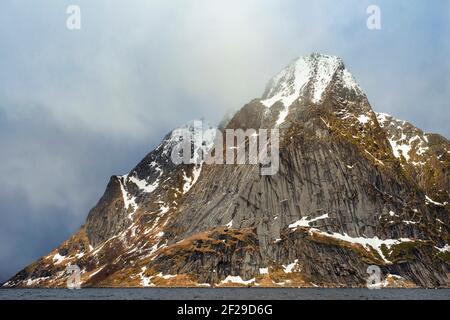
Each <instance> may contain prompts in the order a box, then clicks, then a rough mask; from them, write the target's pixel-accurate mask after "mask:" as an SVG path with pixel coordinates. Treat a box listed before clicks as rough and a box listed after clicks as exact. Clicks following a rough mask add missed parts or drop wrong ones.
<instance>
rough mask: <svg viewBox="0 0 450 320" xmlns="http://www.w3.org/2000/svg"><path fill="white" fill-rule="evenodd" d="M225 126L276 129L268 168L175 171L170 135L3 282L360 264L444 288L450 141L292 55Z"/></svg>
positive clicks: (359, 276)
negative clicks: (76, 224)
mask: <svg viewBox="0 0 450 320" xmlns="http://www.w3.org/2000/svg"><path fill="white" fill-rule="evenodd" d="M223 127H224V128H225V129H227V128H228V129H249V128H253V129H258V128H279V129H280V132H281V141H280V170H279V172H278V173H277V174H276V175H274V176H261V175H260V171H259V170H260V168H259V166H255V165H250V164H245V165H207V164H204V163H201V162H200V163H197V162H196V163H191V164H178V165H175V164H174V163H172V162H171V161H170V153H171V151H172V148H173V146H174V144H173V143H172V142H174V141H173V140H172V138H173V132H174V131H172V132H171V133H169V134H168V135H166V137H165V138H164V139H163V141H162V143H161V144H160V145H159V146H158V147H157V148H155V150H153V151H152V152H150V153H149V154H148V155H147V156H146V157H145V158H144V159H143V160H142V161H141V162H140V163H139V164H138V165H137V166H136V167H135V168H133V169H132V170H131V171H130V173H128V174H127V175H125V176H113V177H111V180H110V182H109V184H108V186H107V189H106V191H105V194H104V195H103V197H102V198H101V199H100V201H99V203H98V204H97V205H96V206H95V207H94V208H93V209H92V210H91V212H90V213H89V215H88V218H87V220H86V224H85V225H84V226H83V227H81V229H80V230H79V231H78V232H77V233H76V234H75V235H74V236H73V237H72V238H71V239H69V240H68V241H66V242H64V243H63V244H62V245H61V246H60V247H58V248H57V249H55V250H53V251H52V252H51V253H50V254H49V255H47V256H44V257H42V258H41V259H39V260H38V261H36V262H35V263H33V264H32V265H30V266H28V267H27V268H25V269H24V270H22V271H21V272H19V273H18V274H17V275H15V276H14V277H13V278H12V279H11V280H9V281H8V282H6V284H5V285H6V286H19V287H29V286H31V287H33V286H49V287H61V286H65V282H66V280H67V277H68V275H67V274H66V272H65V267H66V266H67V265H69V264H77V265H78V266H79V267H80V269H81V270H82V274H81V279H82V286H235V285H244V286H249V285H254V286H304V287H312V286H320V287H343V286H348V287H361V286H365V285H366V279H367V276H368V275H367V267H368V266H369V265H378V266H379V267H380V268H381V270H382V273H383V277H384V279H385V280H384V284H383V285H386V286H406V287H411V286H423V287H442V286H444V287H445V286H448V285H449V273H450V271H449V270H450V267H449V255H450V253H449V251H448V244H449V243H450V236H449V205H448V199H449V194H448V186H449V185H450V183H449V174H448V173H449V172H450V166H449V153H450V151H449V142H448V140H447V139H445V138H443V137H440V136H438V135H432V134H424V133H423V132H421V130H420V129H418V128H415V127H413V126H412V125H410V124H408V125H407V123H406V122H405V123H403V122H401V121H400V120H396V119H395V118H393V117H390V116H387V115H385V114H380V113H375V112H374V111H373V110H372V108H371V106H370V104H369V101H368V99H367V97H366V95H365V94H364V92H363V91H362V89H361V88H360V87H359V85H358V84H357V83H356V82H355V80H354V78H353V76H352V75H351V73H350V72H349V71H348V70H347V69H346V68H345V65H344V63H343V61H342V59H340V58H337V57H333V56H328V55H320V54H312V55H309V56H306V57H301V58H298V59H296V60H294V62H293V63H291V64H289V65H288V66H287V67H286V68H284V69H283V70H282V71H281V72H280V73H278V74H277V75H276V76H275V77H274V78H272V79H271V80H270V81H269V84H268V86H267V87H266V90H265V92H264V94H263V96H262V97H261V98H260V99H254V100H252V101H251V102H250V103H248V104H247V105H245V106H244V107H243V108H242V109H240V110H239V111H238V112H237V113H235V114H234V116H233V117H231V119H230V120H229V121H228V122H227V124H226V125H225V124H223ZM186 128H187V129H188V130H190V128H191V127H190V126H189V125H188V126H187V127H185V128H184V129H186ZM415 136H417V137H418V138H414V137H415ZM424 137H425V138H424ZM210 138H211V137H210ZM413 138H414V139H413ZM207 140H208V139H207ZM202 142H204V144H203V143H202V146H205V148H206V149H209V148H211V143H210V142H211V139H209V140H208V141H202ZM407 142H408V143H409V144H407ZM405 152H406V154H405Z"/></svg>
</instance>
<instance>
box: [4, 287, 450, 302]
mask: <svg viewBox="0 0 450 320" xmlns="http://www.w3.org/2000/svg"><path fill="white" fill-rule="evenodd" d="M23 299H26V300H53V299H57V300H110V299H114V300H115V299H118V300H349V299H350V300H353V299H357V300H431V299H433V300H450V289H379V290H376V289H373V290H369V289H317V288H311V289H310V288H308V289H297V288H213V289H211V288H142V289H139V288H133V289H109V288H101V289H100V288H86V289H79V290H69V289H0V300H23Z"/></svg>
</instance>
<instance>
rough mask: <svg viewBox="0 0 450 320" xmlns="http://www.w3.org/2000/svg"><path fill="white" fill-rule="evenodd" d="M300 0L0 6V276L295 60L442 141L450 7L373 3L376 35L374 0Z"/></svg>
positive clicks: (448, 88)
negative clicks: (190, 125) (169, 141)
mask: <svg viewBox="0 0 450 320" xmlns="http://www.w3.org/2000/svg"><path fill="white" fill-rule="evenodd" d="M310 2H311V3H307V2H306V1H298V0H281V1H263V0H249V1H237V0H227V1H221V0H219V1H209V0H192V1H182V0H180V1H174V0H172V1H170V0H169V1H168V0H164V1H157V0H152V1H146V0H134V1H107V0H96V1H88V0H71V1H51V0H36V1H26V0H17V1H12V0H5V1H2V2H1V4H0V40H1V41H0V150H1V153H0V177H1V181H0V219H1V220H0V221H1V223H0V281H2V280H5V279H6V278H7V277H9V276H11V275H12V274H13V273H14V272H16V271H18V270H19V269H20V268H21V267H23V266H25V265H26V264H27V263H29V262H31V261H32V260H34V259H36V258H38V257H39V256H41V255H43V254H46V253H47V252H48V251H49V250H51V249H52V248H54V247H56V246H57V245H58V244H59V243H60V242H61V241H63V240H64V239H65V238H67V237H68V236H69V235H70V234H71V233H73V232H74V231H75V230H76V229H77V228H78V227H79V226H80V225H81V224H82V223H83V222H84V219H85V217H86V215H87V213H88V210H89V208H90V207H92V206H93V205H94V204H95V202H96V201H97V199H98V198H99V197H100V196H101V194H102V193H103V191H104V188H105V186H106V183H107V181H108V179H109V177H110V176H111V175H112V174H123V173H125V172H127V171H128V170H129V169H131V168H132V167H133V166H134V165H135V164H136V163H137V162H138V161H139V160H140V159H141V158H142V157H143V156H144V155H145V154H146V153H147V152H148V151H150V150H151V149H152V148H153V147H154V146H155V144H157V143H158V142H159V141H160V139H161V138H162V136H163V135H164V134H165V133H166V132H168V131H170V130H171V129H172V128H174V127H176V126H178V125H180V124H182V123H184V122H186V121H188V120H191V119H195V118H200V117H204V118H205V119H206V120H208V121H210V122H213V123H214V122H216V121H218V120H219V119H220V118H221V116H222V114H223V113H224V112H225V111H226V110H227V109H230V108H232V109H236V108H239V107H241V106H242V105H243V104H244V103H246V102H248V101H250V100H251V99H252V98H255V97H259V96H261V94H262V92H263V90H264V87H265V84H266V82H267V81H268V80H269V78H270V77H271V76H272V75H274V74H275V73H276V72H277V71H279V70H280V69H281V68H282V67H284V66H285V65H286V64H288V63H289V62H290V61H291V60H292V59H294V58H296V57H298V56H300V55H304V54H309V53H311V52H323V53H327V54H334V55H338V56H340V57H342V58H343V59H344V61H345V62H346V64H347V67H348V69H349V70H350V71H351V72H352V73H353V75H354V76H355V78H356V79H357V81H358V82H359V84H360V85H361V87H362V88H363V89H364V90H365V92H366V93H367V95H368V97H369V99H370V101H371V104H372V106H373V108H374V109H375V110H377V111H385V112H388V113H391V114H393V115H394V116H396V117H398V118H401V119H405V120H408V121H411V122H412V123H414V124H416V125H417V126H419V127H421V128H423V129H425V130H426V131H433V132H438V133H441V134H443V135H445V136H446V137H449V136H450V129H449V126H448V123H450V116H449V111H448V110H449V109H448V108H449V101H450V78H449V74H450V59H449V57H450V37H449V35H450V2H448V1H445V0H436V1H433V2H432V3H430V2H429V1H411V0H398V1H376V4H378V5H379V6H380V9H381V25H382V29H381V30H377V31H373V30H368V29H367V27H366V19H367V17H368V15H367V14H366V8H367V6H368V5H369V4H372V1H361V0H348V1H345V0H344V1H339V2H337V1H331V0H330V1H325V0H324V1H310ZM69 4H78V5H79V6H80V8H81V12H82V28H81V30H79V31H69V30H67V29H66V18H67V15H66V13H65V11H66V7H67V6H68V5H69Z"/></svg>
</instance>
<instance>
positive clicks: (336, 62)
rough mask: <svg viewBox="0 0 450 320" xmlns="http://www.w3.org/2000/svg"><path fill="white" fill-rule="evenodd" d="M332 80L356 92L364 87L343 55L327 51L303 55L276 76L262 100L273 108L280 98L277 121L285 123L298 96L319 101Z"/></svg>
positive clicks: (315, 102)
mask: <svg viewBox="0 0 450 320" xmlns="http://www.w3.org/2000/svg"><path fill="white" fill-rule="evenodd" d="M332 80H335V81H338V82H340V83H341V84H342V86H344V87H345V88H347V89H349V90H351V91H353V92H354V93H356V94H362V90H361V88H360V87H359V85H358V84H357V83H356V81H355V79H354V77H353V76H352V74H351V73H350V72H349V71H348V70H347V69H346V68H345V66H344V63H343V61H342V59H340V58H338V57H336V56H330V55H324V54H317V53H315V54H311V55H308V56H303V57H300V58H298V59H296V60H295V61H293V62H292V63H291V64H289V65H288V66H287V67H285V68H284V69H283V70H281V71H280V72H279V73H278V74H277V75H276V76H275V77H273V78H272V79H271V80H270V81H269V83H268V85H267V87H266V90H265V92H264V94H263V97H262V100H261V103H262V104H263V105H265V106H266V107H268V108H270V107H272V106H273V105H274V104H275V103H277V102H281V103H282V104H283V110H282V111H281V112H280V114H279V117H278V119H277V122H276V124H277V125H280V124H282V123H283V122H284V121H285V119H286V116H287V115H288V113H289V107H290V106H291V105H292V104H293V103H294V102H295V101H296V100H298V99H308V100H309V101H311V102H312V103H314V104H318V103H320V101H321V99H322V96H323V94H324V92H325V91H326V90H327V88H328V86H329V85H330V84H331V82H332Z"/></svg>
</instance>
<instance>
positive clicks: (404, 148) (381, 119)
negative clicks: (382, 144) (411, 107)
mask: <svg viewBox="0 0 450 320" xmlns="http://www.w3.org/2000/svg"><path fill="white" fill-rule="evenodd" d="M376 116H377V120H378V123H379V124H380V127H381V128H383V129H385V130H386V133H387V135H388V141H389V144H390V145H391V148H392V152H393V154H394V156H395V157H396V158H400V157H401V156H403V157H404V158H405V160H406V161H407V162H409V163H411V164H413V165H423V164H425V161H426V159H425V158H424V159H423V161H413V160H412V158H417V156H419V157H423V156H424V155H425V153H426V152H427V151H428V150H429V146H428V137H427V134H426V133H424V132H422V130H420V129H418V128H416V127H414V126H412V125H411V124H409V123H408V122H406V121H403V120H398V119H396V118H394V117H393V116H391V115H389V114H387V113H376Z"/></svg>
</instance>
